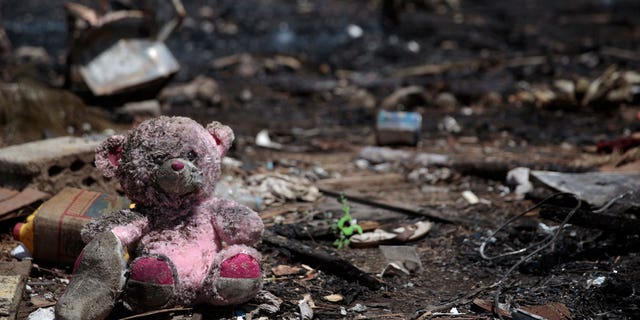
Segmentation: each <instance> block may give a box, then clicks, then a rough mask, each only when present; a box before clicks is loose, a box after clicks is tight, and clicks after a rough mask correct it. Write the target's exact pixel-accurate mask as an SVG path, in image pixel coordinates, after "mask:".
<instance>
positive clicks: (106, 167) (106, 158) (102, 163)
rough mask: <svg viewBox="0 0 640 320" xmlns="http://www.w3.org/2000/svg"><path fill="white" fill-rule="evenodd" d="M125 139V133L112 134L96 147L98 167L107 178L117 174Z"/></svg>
mask: <svg viewBox="0 0 640 320" xmlns="http://www.w3.org/2000/svg"><path fill="white" fill-rule="evenodd" d="M125 139H126V138H125V137H124V136H123V135H115V136H111V137H109V138H107V140H105V141H103V142H102V143H101V144H100V145H99V146H98V147H97V148H96V161H95V162H96V167H97V168H98V170H100V171H101V172H102V174H103V175H104V176H105V177H107V178H111V177H113V176H114V175H115V174H116V169H118V166H119V165H120V155H121V154H122V146H123V145H124V141H125Z"/></svg>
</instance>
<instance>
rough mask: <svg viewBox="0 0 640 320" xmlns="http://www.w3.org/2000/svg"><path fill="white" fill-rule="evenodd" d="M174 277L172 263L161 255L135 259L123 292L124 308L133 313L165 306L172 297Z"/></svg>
mask: <svg viewBox="0 0 640 320" xmlns="http://www.w3.org/2000/svg"><path fill="white" fill-rule="evenodd" d="M175 275H176V272H175V267H174V266H173V263H171V260H169V258H167V257H165V256H163V255H158V256H143V257H139V258H137V259H135V260H134V261H133V262H132V263H131V266H130V267H129V280H128V281H127V284H126V285H125V290H124V292H125V293H124V295H125V296H124V302H125V304H126V306H127V307H128V308H130V309H131V310H135V311H144V310H149V309H154V308H160V307H163V306H167V305H168V304H170V303H171V301H172V298H173V297H174V292H175V279H176V277H175Z"/></svg>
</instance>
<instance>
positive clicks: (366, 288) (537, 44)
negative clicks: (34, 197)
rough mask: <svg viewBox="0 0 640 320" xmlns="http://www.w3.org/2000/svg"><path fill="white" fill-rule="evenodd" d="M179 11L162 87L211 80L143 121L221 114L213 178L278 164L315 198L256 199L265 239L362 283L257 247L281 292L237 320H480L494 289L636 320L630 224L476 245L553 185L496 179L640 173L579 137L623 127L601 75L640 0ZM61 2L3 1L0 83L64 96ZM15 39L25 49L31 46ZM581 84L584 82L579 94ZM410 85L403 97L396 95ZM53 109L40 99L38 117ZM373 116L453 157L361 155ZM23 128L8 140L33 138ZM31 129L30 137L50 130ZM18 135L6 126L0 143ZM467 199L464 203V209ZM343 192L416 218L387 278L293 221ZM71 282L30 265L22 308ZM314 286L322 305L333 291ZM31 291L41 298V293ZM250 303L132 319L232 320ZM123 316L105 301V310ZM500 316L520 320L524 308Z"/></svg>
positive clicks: (619, 55) (629, 101)
mask: <svg viewBox="0 0 640 320" xmlns="http://www.w3.org/2000/svg"><path fill="white" fill-rule="evenodd" d="M96 2H97V1H86V0H84V1H81V3H85V4H92V5H95V3H96ZM183 2H184V5H185V8H186V11H187V13H188V18H187V19H186V20H185V22H184V25H183V26H182V27H181V28H180V29H179V30H177V31H176V32H175V33H174V34H173V35H172V36H171V37H170V38H169V40H168V42H167V45H168V47H169V48H170V50H171V51H172V52H173V54H174V55H175V57H176V59H177V60H178V62H179V63H180V65H181V69H180V71H179V73H178V74H177V75H176V76H175V77H174V78H173V79H172V80H171V82H169V84H168V87H167V88H176V87H178V86H179V85H181V84H188V83H191V81H192V80H193V79H196V78H197V77H206V78H207V79H213V80H214V82H215V83H216V84H217V88H215V89H211V91H208V94H203V95H201V96H195V97H194V96H188V95H184V94H181V93H180V90H179V88H178V89H177V90H176V91H169V90H166V91H163V92H162V93H161V94H160V95H159V98H158V99H159V101H160V103H161V105H162V112H163V113H164V114H168V115H186V116H190V117H193V118H194V119H196V120H198V121H199V122H201V123H207V122H209V121H211V120H219V121H221V122H224V123H225V124H228V125H229V126H231V127H232V128H233V129H234V131H235V132H236V137H237V139H236V143H235V145H234V147H233V149H232V150H231V152H230V156H231V157H232V158H234V159H237V160H239V161H241V162H242V165H241V166H240V167H238V168H235V169H233V170H232V171H230V172H228V174H230V175H233V176H234V177H236V178H237V179H243V178H246V177H248V176H250V175H252V174H256V173H269V172H279V173H282V174H286V175H292V176H297V177H304V178H306V179H308V180H309V181H311V182H313V185H315V186H318V187H320V189H321V191H322V192H323V196H322V197H321V198H319V199H317V200H315V201H313V202H305V201H302V200H301V199H298V200H288V201H284V203H280V204H279V205H271V206H268V207H267V208H262V209H261V210H260V213H261V215H262V216H263V218H264V221H265V223H266V225H267V226H268V227H267V229H268V231H269V233H270V234H272V235H274V237H275V235H276V234H280V235H283V236H285V237H287V238H288V239H289V240H290V241H292V242H294V243H296V244H298V245H306V246H307V247H305V248H307V249H309V250H310V251H312V252H316V251H313V250H319V251H321V252H325V253H328V254H329V256H331V257H333V258H341V260H339V261H342V262H343V263H346V264H352V265H353V266H355V267H357V268H358V269H359V270H361V271H362V272H363V274H364V275H366V276H368V277H370V278H373V279H375V281H377V282H376V285H367V284H366V283H363V281H362V280H361V279H360V278H358V276H357V274H347V273H346V272H345V271H335V270H332V269H331V268H330V266H329V265H327V264H324V263H323V262H319V261H318V260H314V259H313V258H310V257H309V256H306V255H304V254H301V253H299V252H296V251H295V250H292V249H291V248H287V247H283V246H279V245H276V244H274V243H273V242H271V241H270V240H269V239H265V241H263V243H262V244H261V245H260V246H259V249H260V251H261V252H262V254H263V256H264V261H263V267H264V270H265V286H264V289H265V290H267V291H269V292H271V293H272V294H273V295H275V296H276V297H278V298H280V299H282V301H283V303H282V305H281V306H280V309H279V310H278V311H276V312H275V313H272V314H270V313H267V312H266V311H264V310H263V311H261V312H260V313H259V314H256V315H252V316H253V318H254V319H255V318H257V317H259V316H263V317H266V318H268V319H301V316H300V307H299V304H300V301H301V300H303V299H304V296H305V295H307V294H309V295H310V300H311V301H313V304H314V308H313V313H314V318H316V319H490V318H494V317H498V315H494V314H492V312H491V311H490V307H489V308H488V309H487V308H485V309H483V308H482V307H481V306H482V305H483V303H484V305H485V306H486V305H489V306H490V305H491V303H493V301H494V298H495V297H496V294H497V293H499V297H498V299H499V301H500V303H501V304H502V303H504V304H505V305H507V306H510V308H512V309H516V308H519V307H520V308H525V307H526V306H542V308H545V311H546V312H548V313H547V314H546V315H543V316H542V318H545V319H636V318H638V317H639V316H640V305H639V303H640V298H638V297H639V296H638V291H640V271H639V270H640V257H639V256H638V248H640V243H639V242H640V239H639V238H638V234H639V233H638V232H637V230H636V231H635V232H633V231H630V232H629V231H625V232H621V231H619V230H616V229H615V228H613V229H612V228H603V227H602V226H600V227H599V226H598V225H597V224H594V223H592V224H577V223H569V224H568V225H564V226H563V227H562V228H561V232H559V233H558V234H557V237H556V238H554V245H553V246H550V247H548V248H546V249H545V250H542V251H540V252H538V253H537V254H535V255H533V256H530V257H528V258H527V259H523V260H520V259H522V258H523V257H524V256H526V254H520V255H513V256H507V257H503V258H499V259H494V260H487V259H483V258H482V257H481V255H480V253H479V248H480V246H481V245H482V243H483V242H484V241H485V240H487V238H488V237H489V236H490V234H491V232H492V231H493V230H496V228H498V227H499V226H500V225H501V224H502V223H503V222H505V221H506V220H507V219H509V218H510V217H513V216H515V215H517V214H519V213H521V212H523V210H525V209H526V208H528V207H530V206H532V205H534V204H536V203H538V202H539V201H541V200H542V199H543V198H544V197H545V196H546V195H548V194H550V193H551V192H550V190H548V189H545V188H542V187H541V186H539V185H536V188H534V190H533V191H531V192H529V193H527V195H526V196H525V197H524V198H523V199H521V198H518V197H517V196H516V195H515V194H514V192H513V189H512V188H511V189H510V186H508V185H507V181H506V175H507V172H508V171H509V170H511V169H513V168H516V167H528V168H531V169H542V170H553V171H563V172H586V171H623V172H637V171H638V169H639V168H640V167H638V166H637V163H638V162H637V160H638V157H637V154H639V153H637V152H636V151H634V150H637V149H636V148H637V145H638V144H635V145H632V146H630V147H628V148H627V147H625V148H624V149H623V150H620V148H618V149H616V150H614V151H613V152H607V150H604V149H603V148H602V147H600V148H598V143H600V142H602V141H612V140H615V139H619V138H622V137H634V134H635V133H637V132H638V131H639V130H638V129H639V124H640V121H639V120H638V119H639V117H640V81H638V82H634V81H636V80H625V79H627V78H625V76H620V77H619V78H616V79H617V80H611V79H613V77H614V74H615V76H617V75H628V78H633V75H632V74H631V73H632V72H636V71H638V70H639V68H640V41H638V39H640V24H639V22H638V21H640V3H639V2H637V1H631V0H630V1H624V0H609V1H604V0H598V1H595V0H590V1H587V0H583V1H548V0H539V1H526V0H519V1H437V0H433V1H414V2H412V4H407V3H409V2H411V1H407V2H406V3H405V6H400V5H397V3H396V5H397V7H394V8H395V9H394V10H395V11H394V10H391V9H389V7H388V6H387V5H388V2H386V1H338V0H330V1H315V0H298V1H286V0H271V1H255V0H247V1H230V0H217V1H203V0H191V1H190V0H183ZM398 3H400V1H398ZM63 4H64V1H60V0H55V1H46V2H45V1H36V0H21V1H17V0H3V1H2V2H1V3H0V27H3V28H4V30H5V32H6V35H7V38H8V40H9V42H10V44H11V47H12V50H10V51H9V52H8V53H7V54H5V55H2V52H1V51H0V66H2V69H1V70H0V75H1V76H2V82H3V83H4V84H9V83H27V81H38V82H39V83H40V85H42V86H44V87H47V88H50V89H52V90H54V91H55V92H57V93H59V92H60V91H66V90H65V89H61V87H62V85H63V82H64V69H65V67H64V61H65V53H66V36H67V34H66V18H65V14H64V10H63ZM382 8H386V9H387V10H386V11H384V10H382ZM0 36H1V34H0ZM0 40H1V37H0ZM0 44H1V43H0ZM33 47H36V48H37V47H40V48H43V49H44V56H42V54H40V55H38V54H35V53H34V52H37V51H36V50H35V49H33ZM21 48H22V49H23V50H22V51H20V49H21ZM25 48H27V49H25ZM1 49H2V46H0V50H1ZM612 68H615V69H612ZM625 72H629V73H625ZM636 75H637V74H636ZM558 80H564V82H561V83H559V82H558ZM625 81H626V82H625ZM28 83H31V82H28ZM594 83H598V84H599V86H600V87H599V88H600V91H597V90H596V89H593V90H591V91H590V89H589V87H590V86H591V88H595V87H594V85H593V84H594ZM567 84H569V85H567ZM412 86H413V88H414V89H413V91H411V92H410V93H405V94H403V92H402V88H408V87H412ZM568 87H570V88H569V89H567V88H568ZM616 90H618V91H616ZM624 90H626V91H624ZM176 92H177V93H176ZM611 92H623V93H624V95H623V97H622V98H617V97H618V96H616V95H615V94H612V93H611ZM57 93H56V94H57ZM65 94H68V92H66V93H65ZM213 95H215V96H216V97H217V98H216V99H213V98H212V96H213ZM59 101H61V100H59V99H58V100H56V101H52V104H51V105H42V106H39V107H40V108H42V109H39V110H42V111H43V114H48V113H54V112H55V111H56V110H51V109H52V108H54V107H57V105H59V104H60V102H59ZM65 101H66V100H65ZM73 101H78V100H76V99H75V98H74V100H73ZM2 102H3V100H0V103H2ZM45 102H47V101H46V99H45ZM5 103H6V102H5ZM74 103H75V102H74ZM78 104H79V105H80V106H79V107H78V108H81V110H83V111H82V112H84V113H82V114H83V116H82V121H86V122H89V123H91V124H92V127H91V129H90V130H92V131H96V132H98V131H100V130H102V129H104V128H113V129H116V130H118V129H126V128H127V127H129V126H131V121H128V122H127V121H124V122H123V121H122V119H120V118H118V117H116V116H115V115H116V108H117V107H119V106H117V105H109V104H108V103H107V104H106V105H102V106H95V105H94V106H92V105H93V102H89V103H88V104H89V106H87V107H85V106H84V104H83V103H78ZM68 105H70V103H66V104H65V106H68ZM0 108H7V109H10V106H7V105H2V104H0ZM35 108H37V107H35ZM381 108H384V109H392V110H404V111H415V112H419V113H420V114H421V115H422V119H423V121H422V129H421V131H420V136H419V142H418V144H417V145H416V146H398V147H395V149H396V150H403V151H407V152H409V153H410V154H412V155H415V154H418V153H434V154H442V155H446V156H447V157H449V159H450V160H451V161H449V162H446V163H436V164H434V163H430V164H424V163H422V164H421V163H418V162H413V161H394V160H387V161H378V162H375V161H371V160H370V161H363V157H362V156H361V154H360V152H361V151H362V150H363V148H365V147H367V146H374V145H375V144H376V136H375V135H376V131H375V121H376V114H377V112H378V111H379V110H380V109H381ZM65 110H71V111H67V112H72V113H73V112H76V111H73V110H76V109H65ZM0 112H3V110H2V109H0ZM16 114H18V115H19V114H20V113H14V115H16ZM7 115H9V116H7ZM10 115H11V113H9V112H5V115H2V114H0V125H2V126H3V127H9V126H10V125H11V124H12V123H13V124H14V125H15V124H16V123H22V122H20V121H19V120H20V119H17V118H16V119H14V118H10ZM72 118H73V117H62V118H61V119H58V120H56V121H58V123H56V125H57V126H58V127H60V128H68V127H69V126H72V127H73V126H81V124H77V123H75V122H73V121H74V120H77V119H72ZM96 119H98V120H96ZM451 119H453V122H452V120H451ZM129 120H130V119H129ZM47 121H48V120H47ZM47 121H43V122H42V123H45V124H47V123H49V122H47ZM25 123H26V124H24V125H23V127H20V126H18V129H17V132H20V130H25V132H26V131H27V129H29V130H30V131H29V132H31V131H32V129H34V128H33V127H34V126H33V125H32V123H29V122H25ZM52 126H53V125H52ZM35 127H36V133H35V137H37V138H44V137H50V136H55V135H60V134H64V132H63V133H58V131H55V130H53V129H52V128H49V127H38V126H35ZM264 129H267V130H268V131H269V134H270V136H271V139H272V140H273V141H274V142H276V143H279V144H281V145H282V146H284V147H282V148H279V149H278V150H275V149H273V148H264V147H260V146H258V145H256V143H255V139H254V138H255V136H256V134H257V133H258V132H260V131H261V130H264ZM3 132H5V133H6V132H8V131H3ZM12 132H16V130H14V131H12ZM75 132H76V133H78V132H79V130H75ZM38 135H39V136H38ZM32 137H33V136H29V137H21V136H20V134H12V135H11V136H9V135H5V136H4V137H1V138H2V139H0V146H8V145H12V144H16V143H19V142H24V141H28V140H33V138H32ZM600 146H602V145H600ZM618 147H620V145H618ZM598 151H604V152H598ZM421 169H422V171H421ZM363 177H366V178H363ZM398 177H400V178H398ZM367 178H368V179H369V180H366V179H367ZM350 179H351V180H350ZM363 179H364V180H363ZM354 181H355V182H354ZM362 181H366V182H362ZM0 184H1V181H0ZM465 191H471V192H472V193H473V194H475V195H476V196H477V197H478V198H479V201H478V202H477V203H471V202H469V200H466V199H465V198H464V197H463V193H464V192H465ZM340 193H343V194H345V195H346V196H347V198H348V200H349V205H350V208H351V214H352V215H353V217H354V218H356V219H357V220H358V221H359V222H360V223H361V224H362V225H366V223H371V224H372V225H376V224H395V225H399V224H403V223H405V224H406V223H409V224H411V223H415V222H417V221H433V223H434V224H433V227H432V229H431V230H430V231H429V233H428V234H427V235H426V236H425V237H423V238H420V239H417V240H414V241H408V242H402V243H395V244H396V245H404V246H412V247H414V248H415V252H416V253H417V256H418V257H419V262H420V264H421V269H420V270H418V271H417V272H411V273H410V274H405V273H403V272H401V271H399V270H394V268H393V267H389V266H388V263H387V262H386V260H385V258H384V256H383V255H382V253H381V250H380V248H378V247H377V246H373V247H368V248H356V247H353V246H352V247H347V248H343V249H340V250H338V249H336V248H335V247H334V246H333V245H332V243H333V241H334V240H335V235H334V234H333V233H331V232H329V233H328V234H327V233H325V234H324V235H319V236H315V237H314V236H309V235H308V229H304V227H308V226H310V225H312V224H317V223H318V222H321V221H329V222H332V221H335V219H338V218H339V217H340V215H342V213H343V212H342V206H341V203H340V202H339V200H338V197H337V196H336V194H340ZM553 205H555V206H556V207H557V208H571V207H573V206H574V205H575V202H574V200H572V199H571V198H561V199H557V200H555V201H554V202H553ZM583 208H587V206H586V205H585V206H583ZM542 211H543V210H542V209H540V210H538V209H536V210H533V211H532V212H531V213H529V214H527V215H526V216H525V217H524V218H523V219H520V220H517V222H516V223H514V224H510V225H509V226H507V227H506V228H505V229H504V230H503V231H502V232H501V233H498V234H497V235H495V239H493V240H492V241H491V242H490V243H491V244H494V246H489V248H488V249H487V251H490V252H491V254H492V255H493V254H497V253H499V252H506V251H509V250H517V249H519V248H523V247H527V246H529V245H531V244H533V243H536V242H537V241H541V240H542V241H548V239H549V238H548V237H547V235H548V233H545V231H544V230H543V228H542V227H541V223H544V226H547V225H549V226H557V225H559V222H558V221H553V220H549V219H547V217H548V216H545V217H542V215H543V214H542V213H541V212H542ZM636 213H637V212H636V211H627V212H625V217H626V218H627V219H632V220H633V219H636ZM587 220H588V219H587ZM17 221H18V220H15V219H14V220H11V221H5V222H2V228H3V229H2V230H3V234H2V241H1V243H0V248H1V249H2V257H1V258H0V260H2V261H10V260H11V259H12V258H11V257H10V254H9V252H10V250H11V249H12V248H13V247H14V246H15V245H16V242H15V241H13V240H11V237H10V230H11V228H12V226H13V224H14V223H15V222H17ZM300 230H303V231H300ZM305 230H306V231H305ZM545 239H546V240H545ZM312 249H313V250H312ZM528 252H530V251H528ZM34 262H35V263H36V264H37V263H38V261H34ZM279 266H288V267H291V268H294V271H290V272H283V271H282V268H283V267H279ZM512 267H515V268H512ZM511 269H513V270H511ZM288 270H289V269H288ZM383 270H385V272H384V273H382V271H383ZM68 272H69V270H68V267H67V268H64V267H61V266H46V265H41V266H38V268H34V269H33V270H32V273H31V277H30V279H29V283H32V285H31V291H30V292H25V294H24V297H23V298H24V299H23V300H24V301H23V303H22V304H21V309H20V313H19V318H21V319H23V318H26V316H27V315H28V314H29V313H30V312H32V311H34V310H36V309H37V307H38V304H37V303H35V304H34V303H33V301H34V298H33V297H34V296H42V297H44V296H45V294H47V293H49V294H50V295H49V296H48V301H49V302H54V301H55V298H57V297H59V295H60V294H61V293H62V291H63V290H64V283H61V282H60V281H59V279H64V278H66V277H68ZM381 273H382V275H381ZM503 277H504V278H503ZM501 279H502V280H503V281H501V282H500V285H498V286H492V284H495V283H496V282H497V281H499V280H501ZM598 279H601V280H602V279H604V282H603V283H600V282H598ZM594 281H595V282H594ZM594 283H595V284H594ZM330 295H339V296H340V299H338V300H339V301H331V300H334V299H332V297H330ZM307 299H309V298H307ZM41 300H42V299H40V300H38V301H39V302H40V303H41V304H39V305H40V306H45V305H47V304H46V303H44V304H42V301H41ZM45 300H47V299H45ZM258 304H259V303H258V302H257V301H252V302H250V303H248V304H246V305H242V306H238V307H234V308H218V309H214V308H209V307H197V308H195V309H191V308H189V309H184V310H174V311H173V312H164V313H160V314H156V315H148V316H147V317H150V318H169V319H171V318H173V319H183V318H184V319H189V318H191V319H198V318H204V319H236V317H237V316H238V315H239V314H243V313H244V312H246V313H247V314H249V313H250V311H251V310H254V309H256V307H257V306H258ZM452 308H455V310H453V309H452ZM505 308H506V307H505ZM456 310H457V311H456ZM550 310H551V311H550ZM567 314H570V315H567ZM538 315H541V314H540V313H538ZM127 316H131V315H130V314H128V313H127V312H126V311H123V310H116V312H115V313H114V315H113V316H112V318H114V319H117V318H123V317H127ZM501 317H505V318H507V317H514V318H517V319H539V318H535V317H534V316H527V315H524V314H523V313H520V314H518V315H515V316H512V315H502V316H501Z"/></svg>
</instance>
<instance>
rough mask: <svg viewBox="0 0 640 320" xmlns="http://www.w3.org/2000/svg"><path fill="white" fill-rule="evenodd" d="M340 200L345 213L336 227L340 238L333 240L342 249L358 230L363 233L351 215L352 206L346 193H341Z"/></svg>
mask: <svg viewBox="0 0 640 320" xmlns="http://www.w3.org/2000/svg"><path fill="white" fill-rule="evenodd" d="M340 201H341V202H342V211H343V212H344V214H343V215H342V217H340V219H338V222H337V223H336V224H335V226H334V229H335V231H336V233H337V234H338V235H337V236H338V239H336V241H334V242H333V245H334V246H335V247H336V248H338V249H342V248H344V247H346V246H348V245H349V242H350V240H349V238H350V237H351V236H352V235H353V234H354V232H358V233H359V234H362V227H361V226H359V225H358V223H357V222H356V220H355V219H353V218H352V217H351V213H350V211H351V207H349V201H347V199H346V198H345V197H344V194H342V193H341V194H340Z"/></svg>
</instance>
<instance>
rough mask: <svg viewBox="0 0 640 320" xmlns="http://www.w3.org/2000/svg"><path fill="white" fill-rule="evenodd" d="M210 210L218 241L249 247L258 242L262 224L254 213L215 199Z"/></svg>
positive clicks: (224, 200)
mask: <svg viewBox="0 0 640 320" xmlns="http://www.w3.org/2000/svg"><path fill="white" fill-rule="evenodd" d="M212 210H213V212H212V214H213V221H212V223H213V225H214V228H215V229H216V233H217V234H218V235H219V237H220V240H222V241H224V242H225V243H227V244H228V245H232V244H245V245H249V246H251V245H255V244H256V243H258V241H260V238H261V237H262V232H263V230H264V224H263V223H262V219H261V218H260V216H258V214H257V213H256V212H255V211H253V210H251V209H249V208H248V207H246V206H243V205H241V204H239V203H236V202H233V201H230V200H226V199H217V201H215V204H214V207H213V208H212Z"/></svg>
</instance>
